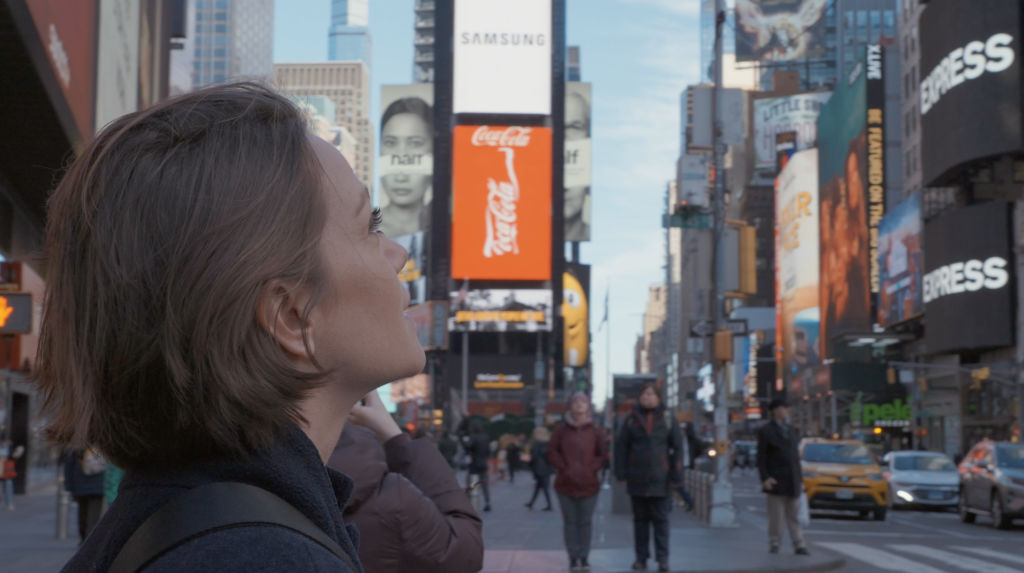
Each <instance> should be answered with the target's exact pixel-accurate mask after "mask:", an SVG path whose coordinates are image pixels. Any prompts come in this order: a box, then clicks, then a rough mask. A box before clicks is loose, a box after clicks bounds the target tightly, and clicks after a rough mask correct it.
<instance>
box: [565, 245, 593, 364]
mask: <svg viewBox="0 0 1024 573" xmlns="http://www.w3.org/2000/svg"><path fill="white" fill-rule="evenodd" d="M567 266H568V269H569V270H568V271H567V272H565V273H563V274H562V318H563V319H564V320H563V321H562V327H563V329H564V330H563V334H562V344H563V346H564V356H563V358H562V359H563V364H564V365H565V366H571V367H574V368H580V367H585V366H586V365H587V361H588V360H589V359H590V304H589V296H588V294H589V292H590V267H589V266H587V265H579V264H572V263H569V264H568V265H567Z"/></svg>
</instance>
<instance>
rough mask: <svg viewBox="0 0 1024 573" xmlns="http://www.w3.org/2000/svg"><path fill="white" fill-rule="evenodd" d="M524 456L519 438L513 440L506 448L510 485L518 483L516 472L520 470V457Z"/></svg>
mask: <svg viewBox="0 0 1024 573" xmlns="http://www.w3.org/2000/svg"><path fill="white" fill-rule="evenodd" d="M521 455H522V453H521V451H520V450H519V440H518V438H513V439H512V441H511V442H509V444H508V445H507V446H505V463H506V464H508V481H509V482H510V483H515V482H516V470H517V469H519V461H520V456H521Z"/></svg>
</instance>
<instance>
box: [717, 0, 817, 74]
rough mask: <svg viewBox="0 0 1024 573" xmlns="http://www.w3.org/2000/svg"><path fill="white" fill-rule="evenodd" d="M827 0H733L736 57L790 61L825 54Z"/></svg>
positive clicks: (750, 59)
mask: <svg viewBox="0 0 1024 573" xmlns="http://www.w3.org/2000/svg"><path fill="white" fill-rule="evenodd" d="M829 1H830V0H736V60H737V61H740V62H750V61H757V62H790V61H793V60H809V59H815V58H824V57H825V10H826V8H827V7H828V4H829Z"/></svg>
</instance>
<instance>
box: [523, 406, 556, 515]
mask: <svg viewBox="0 0 1024 573" xmlns="http://www.w3.org/2000/svg"><path fill="white" fill-rule="evenodd" d="M550 440H551V432H549V431H548V429H547V428H545V427H544V426H538V427H536V428H534V429H533V444H532V445H531V446H530V470H531V471H532V472H533V481H534V486H533V495H532V496H530V501H528V502H527V503H526V508H527V509H533V502H535V501H537V496H538V495H540V492H544V501H545V502H547V503H546V506H545V507H544V511H551V493H550V492H549V491H548V490H549V488H550V485H551V474H552V473H554V470H553V469H552V468H551V462H549V461H548V442H549V441H550Z"/></svg>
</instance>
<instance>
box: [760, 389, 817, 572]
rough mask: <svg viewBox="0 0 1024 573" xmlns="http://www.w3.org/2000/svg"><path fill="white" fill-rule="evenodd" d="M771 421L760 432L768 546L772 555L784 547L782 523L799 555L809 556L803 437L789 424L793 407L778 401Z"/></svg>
mask: <svg viewBox="0 0 1024 573" xmlns="http://www.w3.org/2000/svg"><path fill="white" fill-rule="evenodd" d="M768 410H769V412H770V413H771V417H772V419H771V421H770V422H768V423H767V424H765V425H764V426H761V429H760V430H759V431H758V432H757V471H758V473H759V474H760V476H761V488H762V490H763V491H764V492H765V494H767V495H766V496H765V497H766V498H767V505H768V543H769V550H770V551H771V552H772V553H778V552H779V545H781V544H782V522H783V521H785V522H786V526H787V527H788V528H789V537H790V539H791V540H792V541H793V548H794V550H795V551H796V553H797V555H808V554H809V552H808V551H807V544H806V543H805V542H804V532H803V528H802V527H801V526H800V519H799V514H800V494H801V493H803V487H804V486H803V473H802V472H801V470H800V450H799V448H800V436H799V435H798V434H797V431H796V429H795V428H793V426H791V425H790V424H789V405H788V404H786V402H785V401H783V400H779V399H775V400H772V401H771V402H770V403H769V404H768Z"/></svg>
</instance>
